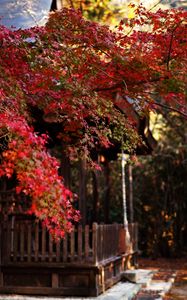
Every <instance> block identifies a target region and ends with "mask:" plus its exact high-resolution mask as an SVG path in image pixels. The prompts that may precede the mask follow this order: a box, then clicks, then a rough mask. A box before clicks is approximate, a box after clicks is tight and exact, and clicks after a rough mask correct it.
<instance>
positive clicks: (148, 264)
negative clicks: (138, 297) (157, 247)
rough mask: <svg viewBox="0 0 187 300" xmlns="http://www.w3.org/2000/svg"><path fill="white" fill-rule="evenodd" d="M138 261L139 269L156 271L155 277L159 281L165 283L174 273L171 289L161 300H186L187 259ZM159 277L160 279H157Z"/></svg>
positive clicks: (143, 259)
mask: <svg viewBox="0 0 187 300" xmlns="http://www.w3.org/2000/svg"><path fill="white" fill-rule="evenodd" d="M138 261H139V268H144V269H153V270H154V269H155V270H158V272H157V273H155V276H157V279H160V280H165V281H167V278H168V277H169V276H170V275H171V273H172V272H173V273H176V277H175V280H174V282H173V284H172V288H171V289H170V291H169V292H168V293H167V294H166V295H165V296H164V298H163V300H187V257H184V258H181V259H179V258H177V259H164V258H158V259H155V260H153V259H148V258H139V260H138ZM159 271H162V272H159ZM160 274H161V275H160ZM159 276H161V277H160V278H158V277H159Z"/></svg>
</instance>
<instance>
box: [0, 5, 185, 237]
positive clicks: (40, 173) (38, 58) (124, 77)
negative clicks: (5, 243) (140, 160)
mask: <svg viewBox="0 0 187 300" xmlns="http://www.w3.org/2000/svg"><path fill="white" fill-rule="evenodd" d="M185 18H186V12H184V11H182V10H179V11H177V10H170V11H167V10H166V11H161V10H160V11H158V12H157V13H151V12H150V11H149V12H147V11H146V10H145V9H144V8H142V7H141V6H140V7H139V8H138V9H137V12H136V17H135V18H134V19H133V20H131V22H130V23H129V22H127V21H126V20H124V21H122V22H121V23H120V26H119V30H116V31H115V32H112V31H111V30H110V29H109V28H108V27H107V26H101V25H99V24H97V23H94V22H91V21H87V20H85V19H84V18H83V17H82V16H81V14H80V12H77V11H75V10H72V9H69V10H68V9H64V10H62V11H59V12H55V13H53V14H52V15H51V17H50V19H49V22H48V24H47V25H46V26H45V27H41V28H37V27H36V28H31V29H29V30H18V31H14V32H12V31H9V30H8V29H7V28H4V27H1V33H0V44H1V48H0V136H1V139H3V137H5V136H6V141H7V149H6V150H5V151H4V152H2V158H1V159H2V163H1V168H0V175H1V176H2V175H6V176H8V177H11V176H12V174H13V173H16V175H17V179H18V182H19V184H18V187H17V192H21V191H22V192H24V193H25V194H27V195H29V196H30V197H31V198H32V207H31V211H32V212H34V213H35V214H36V216H37V217H39V218H40V219H41V220H43V222H44V223H45V224H46V226H47V227H48V228H49V230H50V231H51V232H52V233H53V234H54V235H56V236H63V234H64V232H65V231H68V230H71V222H72V221H74V220H78V219H79V214H78V212H77V211H76V210H75V209H73V207H72V198H73V196H72V194H71V192H70V191H69V190H68V189H66V188H65V187H64V185H63V181H62V178H61V177H60V176H59V175H58V167H59V165H58V162H57V161H56V159H55V158H53V157H51V155H50V154H49V152H48V151H47V149H46V143H47V139H48V138H47V135H44V134H43V135H42V134H41V133H42V132H43V130H42V128H41V133H37V132H35V127H36V124H37V122H38V121H42V122H43V123H42V124H45V123H51V124H58V126H59V127H58V128H59V130H58V132H56V133H55V135H56V137H57V138H59V139H61V140H63V143H64V145H66V148H68V147H69V151H70V153H71V155H74V154H75V153H81V152H84V154H85V153H86V154H87V155H89V152H90V150H91V149H92V148H94V147H96V148H97V147H101V146H102V147H108V146H109V145H110V140H111V137H112V139H113V141H115V140H121V137H122V135H123V136H125V138H126V140H127V143H128V144H130V145H131V146H132V147H133V146H134V145H135V144H136V141H137V139H138V137H137V134H136V128H135V127H136V126H135V125H134V120H133V119H132V118H131V115H129V116H128V112H127V111H126V109H127V107H129V103H130V105H132V106H134V109H136V110H137V111H138V112H139V113H143V112H145V111H147V110H149V109H155V107H157V106H163V107H166V108H169V109H173V110H174V111H177V112H179V113H181V114H183V115H186V114H187V113H186V102H185V101H186V100H185V86H186V78H185V76H184V73H185V72H184V69H185V67H186V56H187V48H186V35H185V30H186V23H185ZM143 25H146V26H147V27H146V30H145V29H144V28H143ZM126 28H128V30H129V28H130V32H129V34H127V32H126ZM117 94H118V95H119V97H120V99H121V100H120V107H118V104H117V100H116V99H117V98H116V95H117ZM119 97H118V99H119ZM35 108H37V109H38V110H39V111H40V112H41V116H42V117H41V118H42V120H39V119H38V117H37V116H36V115H35V114H33V111H34V109H35ZM133 130H134V131H133ZM39 131H40V130H39Z"/></svg>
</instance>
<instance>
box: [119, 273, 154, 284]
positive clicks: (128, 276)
mask: <svg viewBox="0 0 187 300" xmlns="http://www.w3.org/2000/svg"><path fill="white" fill-rule="evenodd" d="M154 273H155V271H153V270H144V269H136V270H126V271H124V272H123V273H122V274H121V280H122V281H127V280H128V281H130V282H132V283H137V284H140V285H141V286H142V287H148V286H149V284H150V282H151V279H152V277H153V275H154Z"/></svg>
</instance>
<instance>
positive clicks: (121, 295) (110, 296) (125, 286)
mask: <svg viewBox="0 0 187 300" xmlns="http://www.w3.org/2000/svg"><path fill="white" fill-rule="evenodd" d="M140 288H141V285H140V284H136V283H131V282H119V283H118V284H116V285H115V286H113V287H112V288H111V289H109V290H107V291H106V292H105V293H104V294H102V295H100V296H99V297H97V298H95V299H98V300H131V299H133V298H134V296H135V295H136V294H137V293H138V291H139V290H140Z"/></svg>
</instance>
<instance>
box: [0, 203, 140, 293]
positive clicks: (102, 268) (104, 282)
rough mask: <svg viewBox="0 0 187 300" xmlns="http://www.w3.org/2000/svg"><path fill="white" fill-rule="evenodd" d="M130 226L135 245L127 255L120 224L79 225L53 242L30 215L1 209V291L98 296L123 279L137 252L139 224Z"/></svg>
mask: <svg viewBox="0 0 187 300" xmlns="http://www.w3.org/2000/svg"><path fill="white" fill-rule="evenodd" d="M6 203H7V202H6ZM129 230H130V233H131V238H132V244H133V247H132V253H130V254H127V249H126V246H125V242H124V241H125V230H124V228H123V225H121V224H109V225H105V224H97V223H94V224H93V225H92V226H89V225H85V226H82V225H78V226H77V227H74V231H72V233H71V234H67V235H66V236H65V238H64V239H62V240H60V241H57V242H54V241H53V240H52V238H51V236H50V235H49V233H48V231H47V230H46V228H45V227H43V226H42V225H41V223H40V222H39V221H38V220H36V219H34V218H32V217H31V216H27V215H24V214H20V213H15V212H12V211H8V212H7V213H6V214H2V213H1V214H0V293H19V294H35V295H36V294H37V295H68V296H97V295H99V294H100V293H102V292H103V291H105V290H106V289H107V288H109V287H110V286H112V285H113V284H114V283H116V282H118V281H119V280H120V274H121V272H122V271H123V270H124V269H125V268H126V260H127V257H129V256H131V255H133V253H135V252H136V250H137V225H136V224H130V225H129Z"/></svg>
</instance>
